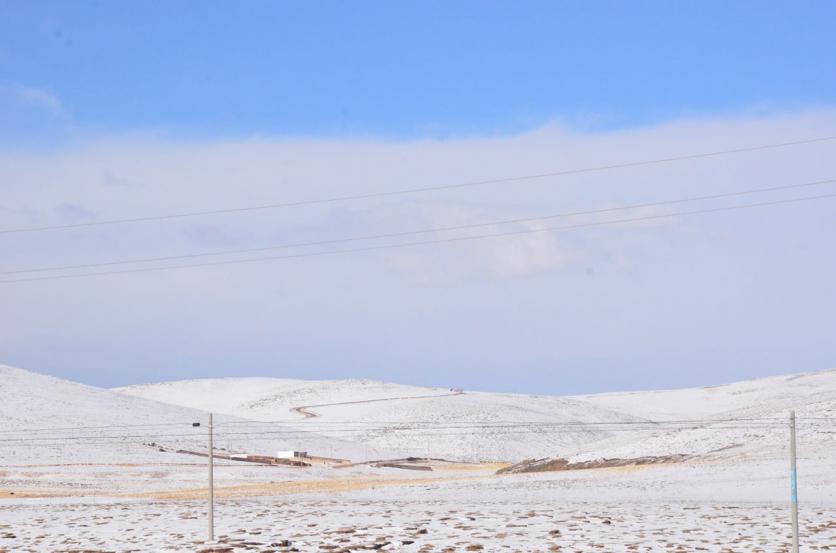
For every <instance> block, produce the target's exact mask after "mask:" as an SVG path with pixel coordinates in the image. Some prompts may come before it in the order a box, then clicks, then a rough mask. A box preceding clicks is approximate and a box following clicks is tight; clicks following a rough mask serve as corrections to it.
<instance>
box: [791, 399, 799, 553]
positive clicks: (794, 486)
mask: <svg viewBox="0 0 836 553" xmlns="http://www.w3.org/2000/svg"><path fill="white" fill-rule="evenodd" d="M790 501H791V503H792V505H791V509H792V553H798V473H797V471H796V467H795V411H790Z"/></svg>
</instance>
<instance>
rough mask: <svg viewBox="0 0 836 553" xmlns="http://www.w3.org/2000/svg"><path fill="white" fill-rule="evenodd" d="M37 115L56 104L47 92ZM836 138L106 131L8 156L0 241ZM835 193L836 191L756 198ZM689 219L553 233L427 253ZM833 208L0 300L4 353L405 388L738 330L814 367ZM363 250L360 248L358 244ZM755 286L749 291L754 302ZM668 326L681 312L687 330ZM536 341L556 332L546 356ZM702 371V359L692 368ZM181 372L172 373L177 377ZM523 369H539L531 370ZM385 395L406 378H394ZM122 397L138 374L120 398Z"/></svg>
mask: <svg viewBox="0 0 836 553" xmlns="http://www.w3.org/2000/svg"><path fill="white" fill-rule="evenodd" d="M29 97H30V100H31V101H32V102H41V103H42V105H43V106H44V107H45V108H46V107H47V106H50V105H54V106H56V107H57V108H59V109H60V103H57V100H55V101H54V102H55V103H54V104H52V100H50V97H49V96H48V95H47V96H42V95H39V94H37V93H30V94H29ZM834 134H836V111H833V110H819V111H815V112H809V113H800V114H788V115H783V116H772V117H764V118H749V119H747V118H740V119H728V118H725V119H723V118H721V119H714V120H704V121H699V120H689V121H674V122H671V123H668V124H664V125H658V126H653V127H647V128H639V129H628V130H622V131H613V132H599V133H585V132H574V131H571V130H569V129H565V128H562V127H558V126H545V127H543V128H541V129H538V130H535V131H533V132H529V133H524V134H520V135H516V136H509V137H494V138H484V139H461V140H439V141H436V140H421V141H412V142H410V141H406V142H392V141H383V140H381V141H375V140H294V139H289V138H277V139H264V138H262V139H252V140H226V141H225V140H219V141H206V142H191V143H183V142H177V141H172V140H169V139H165V138H159V137H154V136H109V137H106V136H99V137H96V138H93V139H89V140H88V141H82V142H76V143H73V144H69V145H67V146H66V147H65V148H63V149H62V150H58V151H54V150H53V151H51V152H48V153H39V152H34V151H32V152H29V153H28V154H27V153H22V152H21V151H19V150H18V151H15V152H13V153H6V154H3V153H0V187H2V199H0V215H2V221H0V227H2V228H15V227H25V226H40V225H50V224H62V223H68V224H69V223H74V222H78V221H81V220H89V219H90V218H91V217H92V218H98V219H111V218H122V217H135V216H142V215H148V214H152V215H153V214H167V213H175V212H180V211H191V210H203V209H218V208H227V207H237V206H247V205H255V204H263V203H276V202H292V201H297V200H306V199H312V198H322V197H329V196H339V195H346V194H353V193H364V192H379V191H393V190H400V189H404V188H412V187H421V186H428V185H443V184H454V183H460V182H468V181H477V180H483V179H491V178H497V177H506V176H516V175H523V174H535V173H543V172H551V171H559V170H564V169H575V168H584V167H594V166H600V165H609V164H618V163H623V162H630V161H635V160H644V159H654V158H665V157H670V156H677V155H683V154H689V153H697V152H709V151H718V150H724V149H731V148H737V147H745V146H750V145H759V144H769V143H777V142H787V141H792V140H798V139H805V138H810V137H818V136H826V135H834ZM833 151H834V144H833V143H819V144H811V145H806V146H798V147H788V148H782V149H774V150H765V151H761V152H750V153H745V154H737V155H729V156H718V157H714V158H710V159H699V160H691V161H685V162H678V163H669V164H659V165H653V166H646V167H637V168H630V169H622V170H613V171H601V172H593V173H584V174H577V175H572V176H567V177H562V178H546V179H537V180H530V181H525V182H514V183H506V184H496V185H485V186H478V187H469V188H461V189H456V190H448V191H444V192H432V193H424V194H413V195H398V196H391V197H388V198H381V199H376V200H367V201H356V202H341V203H331V204H323V205H316V206H307V207H299V208H289V209H276V210H266V211H259V212H250V213H247V214H238V215H235V214H232V215H223V216H214V217H208V218H193V219H183V220H179V221H167V222H158V223H152V224H141V225H117V226H112V227H97V228H93V229H89V230H79V231H67V232H46V233H39V234H31V235H23V234H21V235H14V234H9V235H0V248H2V251H3V268H4V270H11V269H17V268H23V267H37V266H45V265H60V264H70V263H85V262H97V261H107V260H111V259H128V258H132V257H146V256H157V255H177V254H185V253H192V252H199V251H211V250H216V249H230V248H247V247H261V246H269V245H275V244H283V243H289V242H298V241H307V240H327V239H332V238H342V237H348V236H360V235H366V234H376V233H389V232H407V231H412V230H417V229H425V228H432V227H438V226H451V225H464V224H474V223H483V222H492V221H497V220H501V219H512V218H519V217H531V216H545V215H549V214H555V213H563V212H571V211H577V210H588V209H601V208H607V207H612V206H619V205H624V204H632V203H642V202H651V201H659V200H668V199H677V198H682V197H688V196H696V195H703V194H711V193H715V192H724V191H730V190H741V189H746V188H755V187H765V186H773V185H784V184H793V183H800V182H805V181H812V180H817V179H822V178H832V177H836V156H834V155H833ZM114 182H118V183H130V185H129V186H114V185H113V184H114ZM831 188H832V187H831ZM824 190H829V188H827V187H820V188H817V189H815V190H814V189H811V190H810V191H809V192H806V191H797V192H796V193H784V194H783V195H780V194H764V195H762V196H759V197H758V198H759V199H760V198H763V199H773V198H778V197H788V196H800V195H804V194H806V193H810V194H812V193H821V192H823V191H824ZM752 199H754V197H753V198H741V199H739V200H730V201H727V202H725V203H736V202H738V201H739V202H745V201H751V200H752ZM719 203H722V202H701V203H695V204H688V205H685V206H681V208H682V209H694V208H699V207H707V206H711V205H718V204H719ZM679 209H680V208H668V207H664V208H653V209H643V210H636V211H633V212H625V213H613V214H606V215H596V216H583V217H567V218H556V219H553V220H549V221H543V222H537V223H524V224H522V223H518V224H514V225H508V226H502V227H499V226H488V227H485V228H484V229H475V230H467V231H456V232H455V233H444V234H438V235H435V236H439V237H446V236H462V235H467V234H468V233H470V234H473V233H479V232H491V231H494V230H503V229H524V228H541V227H542V226H564V225H572V224H579V223H588V222H595V221H602V220H608V219H612V218H622V217H629V216H643V215H656V214H660V213H671V212H676V211H678V210H679ZM832 210H833V204H827V203H825V202H819V203H810V204H798V205H797V206H793V207H789V206H788V207H786V208H770V209H764V210H761V211H757V212H756V211H752V212H735V213H729V214H717V215H709V216H704V217H693V218H688V217H681V218H672V219H658V220H652V221H644V222H635V223H629V224H627V223H625V224H619V225H612V226H600V227H594V228H586V229H575V230H566V231H564V232H554V233H534V234H527V235H520V236H518V237H505V238H496V239H484V240H473V241H462V242H457V243H451V244H444V245H425V246H416V247H414V248H404V249H395V250H380V251H377V252H366V253H357V254H344V255H335V256H323V257H311V258H306V259H297V260H285V261H272V262H263V263H252V264H241V265H230V266H224V267H216V268H208V269H196V270H189V271H172V272H161V273H147V274H143V273H140V274H136V275H126V276H117V277H110V278H91V279H80V280H57V281H46V282H40V283H29V284H20V285H14V286H12V285H3V286H0V302H2V312H3V313H4V316H3V317H0V354H3V355H8V356H9V358H8V359H0V362H2V361H4V360H5V361H7V362H15V363H18V364H24V365H25V364H29V363H26V361H28V360H34V362H35V363H44V364H48V363H51V362H53V361H49V360H50V359H54V363H56V364H58V363H74V364H75V365H76V366H78V365H81V364H84V363H88V362H90V359H95V360H97V361H96V362H102V363H103V362H105V361H102V360H105V359H113V360H117V359H126V361H125V367H126V368H125V371H128V372H130V371H134V370H137V367H139V366H143V364H144V366H147V365H153V366H155V367H163V366H166V363H167V362H171V363H173V361H171V360H172V359H187V360H188V362H189V363H192V364H194V365H195V366H200V367H201V368H202V369H205V370H204V371H203V372H207V371H208V372H211V371H213V370H216V369H217V370H216V372H223V371H222V370H221V367H222V366H229V364H243V365H245V366H249V367H262V366H269V365H270V363H278V364H280V365H281V366H282V367H284V368H286V369H287V370H291V369H289V368H287V367H289V366H290V365H293V367H296V369H298V371H304V370H305V368H306V367H307V368H313V367H322V368H323V371H325V372H317V373H315V374H309V375H308V376H381V375H382V374H383V372H382V371H383V370H384V368H385V367H391V366H393V365H394V366H398V367H402V370H403V371H409V370H410V368H411V369H414V368H415V366H416V364H417V365H420V366H426V367H436V368H438V370H441V366H442V365H443V364H444V363H447V362H451V361H450V360H451V359H458V360H460V361H461V360H468V362H472V363H473V364H474V366H475V365H480V364H481V365H483V366H485V367H495V366H497V364H498V363H501V362H502V360H503V359H507V356H508V355H510V353H509V352H511V351H513V350H515V349H516V350H524V351H526V353H527V356H528V357H527V358H531V359H543V360H545V361H544V362H549V363H556V364H563V365H566V364H571V363H575V362H580V361H578V360H579V359H583V358H584V357H583V356H584V355H587V356H589V355H590V352H594V353H595V355H604V354H603V353H601V351H602V350H599V349H597V348H598V345H599V344H600V343H605V344H606V348H604V349H605V350H606V352H612V355H614V356H615V355H620V356H622V357H621V358H623V356H625V355H626V356H630V355H634V356H636V358H639V359H645V358H644V357H642V355H645V354H646V355H651V354H652V353H653V352H658V351H661V350H664V349H665V348H670V347H671V344H672V343H674V344H677V345H678V346H679V348H680V351H690V350H689V348H691V349H699V348H703V347H707V346H706V345H707V344H714V343H722V341H723V340H724V339H726V338H728V332H729V330H728V329H729V328H732V329H734V332H737V333H738V335H737V336H734V343H735V344H743V345H742V346H741V347H744V348H745V347H752V348H755V347H756V346H757V345H758V344H763V343H775V342H776V340H780V339H786V340H788V341H789V342H791V343H792V344H794V345H796V346H797V347H798V348H804V347H808V348H809V350H810V351H815V344H814V343H812V342H810V340H813V341H815V340H818V339H819V338H818V337H819V334H821V336H825V335H826V334H828V328H829V330H830V331H832V330H836V329H834V328H833V325H832V321H829V322H828V320H825V319H822V318H821V316H819V317H820V318H819V319H818V326H817V327H815V328H813V327H812V326H811V329H810V331H809V332H808V333H807V335H806V336H802V335H801V334H800V333H795V334H794V333H793V331H792V329H793V328H797V325H799V324H809V323H807V322H805V321H810V320H814V319H815V316H814V315H811V313H814V312H818V311H820V310H821V309H823V308H824V307H825V306H827V305H831V304H835V305H836V299H834V298H833V297H832V296H833V294H832V292H828V290H829V289H830V287H829V285H828V286H825V285H824V284H823V283H824V282H830V281H831V280H832V278H829V277H836V268H834V266H833V265H834V261H833V260H834V259H836V252H833V251H832V249H833V240H832V239H831V237H832V236H834V235H836V226H834V225H836V220H834V219H836V218H833V217H832V213H833V211H832ZM420 238H421V236H416V237H414V238H412V237H407V238H406V241H410V240H413V239H420ZM393 242H397V240H389V241H388V242H387V241H385V240H379V241H376V242H374V243H376V244H378V243H380V244H382V243H393ZM352 245H362V244H359V243H358V244H346V247H351V246H352ZM327 249H331V247H328V248H327ZM295 251H297V250H278V251H276V252H275V254H276V255H281V254H283V253H292V252H295ZM305 251H317V250H316V249H315V248H312V249H310V250H305ZM830 254H832V255H830ZM244 257H252V255H249V256H244ZM788 267H790V268H795V269H796V270H790V269H788ZM744 288H745V289H746V290H747V294H741V293H740V290H741V289H744ZM775 289H781V290H796V291H797V297H795V298H793V302H792V303H793V310H794V311H792V312H791V313H788V314H783V315H782V313H781V309H783V305H784V304H781V306H778V307H776V308H775V309H769V305H768V302H764V301H761V300H758V298H759V297H768V298H774V297H775V292H774V290H775ZM828 294H829V295H828ZM718 310H728V313H733V319H732V320H728V321H725V322H724V327H723V328H724V329H725V330H724V331H723V332H725V333H726V334H725V335H723V334H719V330H716V325H715V322H716V319H717V317H723V315H722V314H719V315H718V313H717V312H718ZM677 312H678V313H688V316H687V317H684V318H678V319H674V318H673V315H672V314H673V313H677ZM730 316H731V315H730ZM811 317H812V318H811ZM794 325H795V326H794ZM532 329H534V330H532ZM537 329H548V336H549V337H550V338H548V339H546V338H544V337H543V336H542V335H540V334H538V330H537ZM816 329H820V330H821V332H819V331H818V330H816ZM830 334H832V332H830ZM788 336H789V337H788ZM406 337H409V339H407V338H406ZM45 344H47V345H48V346H49V347H46V348H45V347H44V345H45ZM381 344H384V345H381ZM103 351H109V352H112V355H111V356H110V357H108V356H107V355H105V354H103V353H102V352H103ZM59 357H60V359H59ZM621 358H619V359H621ZM700 359H707V358H705V357H703V358H700V357H699V356H695V357H694V358H693V359H689V360H687V362H691V363H696V362H698V361H699V360H700ZM776 359H777V358H776ZM167 360H168V361H167ZM279 360H281V361H279ZM21 361H23V362H21ZM108 362H109V361H108ZM461 362H464V361H461ZM612 362H613V363H615V361H612ZM683 362H685V361H683ZM563 365H561V366H563ZM326 366H327V367H328V369H327V370H325V368H324V367H326ZM207 367H209V368H208V369H207ZM212 367H214V368H212ZM364 367H365V368H364ZM717 367H718V368H717V369H716V370H720V368H722V367H725V368H728V366H727V365H722V364H720V365H717ZM36 368H37V367H36ZM798 368H799V369H800V368H814V367H809V366H804V367H798ZM296 369H294V370H296ZM160 370H162V369H160ZM183 370H185V369H183V368H182V367H181V368H180V372H178V373H177V374H175V375H172V376H184V375H185V373H183V372H182V371H183ZM532 370H533V369H532ZM660 370H661V369H660ZM341 371H342V372H341ZM358 371H359V372H358ZM363 371H365V372H363ZM375 371H379V372H375ZM520 371H521V373H520V375H521V376H522V375H524V373H525V367H523V368H520ZM227 372H228V371H227ZM250 372H252V371H250ZM114 374H119V371H116V372H115V373H114ZM193 374H197V373H193ZM283 374H290V373H283ZM294 374H296V375H297V376H305V374H303V373H302V372H296V373H294ZM164 376H165V375H158V376H157V377H164ZM388 377H389V378H393V379H396V380H398V379H400V380H405V378H401V375H400V374H399V373H398V372H397V371H395V372H393V373H391V374H390V375H389V376H388ZM428 378H429V377H428ZM131 379H133V380H141V379H142V378H141V377H136V378H133V377H125V378H124V379H123V380H131ZM411 380H413V381H414V380H415V379H414V378H412V379H411ZM430 381H431V379H430V380H425V381H424V382H430Z"/></svg>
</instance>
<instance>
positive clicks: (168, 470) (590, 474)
mask: <svg viewBox="0 0 836 553" xmlns="http://www.w3.org/2000/svg"><path fill="white" fill-rule="evenodd" d="M0 393H2V398H3V401H2V402H0V440H1V441H0V444H2V445H0V552H11V551H14V552H18V551H34V552H41V551H44V552H46V551H49V552H52V551H92V552H101V551H163V550H169V551H201V550H211V548H210V546H209V545H207V544H204V543H202V541H201V540H203V538H204V534H205V519H204V517H205V502H204V500H203V498H204V497H205V495H206V488H205V482H206V474H207V473H206V459H205V458H201V457H197V456H194V455H187V454H182V453H176V452H175V451H176V450H177V449H188V450H194V451H202V450H205V447H206V443H205V441H206V429H205V426H201V427H192V426H191V422H193V421H201V422H204V423H205V420H206V417H207V411H212V412H214V413H216V423H217V426H216V442H215V445H216V447H217V448H222V450H230V451H246V452H250V453H268V454H269V453H272V452H275V451H276V450H277V449H303V450H308V451H310V452H311V453H313V454H319V455H325V456H338V457H343V458H347V459H350V460H352V461H364V460H368V459H380V458H386V457H392V456H402V455H406V454H414V455H419V456H429V457H439V458H449V459H453V460H468V461H470V463H467V464H459V463H454V462H436V463H435V464H434V465H433V470H432V471H409V470H399V469H396V468H377V467H372V466H368V465H362V464H361V465H356V466H351V467H347V468H335V467H333V466H327V465H316V466H312V467H308V468H293V467H282V466H262V465H253V464H249V463H240V462H234V461H222V460H218V461H217V467H216V469H215V483H216V497H217V498H218V507H217V527H218V532H217V534H218V535H219V536H220V541H221V542H222V544H221V545H220V546H212V547H215V550H218V549H217V547H221V549H220V550H221V551H243V550H251V551H285V550H293V549H292V548H294V547H295V548H296V550H298V551H323V550H332V551H351V550H356V549H358V548H369V549H382V550H393V551H420V552H429V551H438V552H440V551H506V550H508V551H580V552H584V553H585V552H587V551H648V552H650V551H675V552H690V551H717V552H726V551H731V552H747V553H748V552H754V551H764V552H771V551H775V552H779V551H787V550H788V549H787V544H788V532H789V526H788V516H789V511H788V509H787V505H786V503H787V498H788V495H789V482H788V466H787V442H788V427H787V416H788V412H789V411H790V410H791V409H794V410H795V411H796V412H797V414H798V439H799V446H798V452H799V461H798V464H799V479H800V482H799V487H800V497H801V502H802V510H801V520H802V536H803V540H802V543H803V544H804V546H805V550H811V551H812V550H818V551H828V550H836V549H834V548H836V514H834V513H836V371H824V372H819V373H810V374H799V375H792V376H786V377H778V378H768V379H762V380H755V381H750V382H742V383H737V384H730V385H726V386H717V387H712V388H701V389H688V390H670V391H650V392H630V393H616V394H600V395H590V396H575V397H549V396H529V395H515V394H501V393H485V392H471V391H464V392H463V393H460V392H459V391H455V390H448V389H438V388H420V387H415V386H401V385H398V384H391V383H382V382H373V381H363V380H344V381H299V380H287V379H266V378H259V379H249V378H245V379H238V378H233V379H208V380H196V381H186V382H169V383H162V384H149V385H144V386H134V387H129V388H124V389H120V390H103V389H98V388H93V387H89V386H84V385H81V384H76V383H72V382H68V381H65V380H61V379H56V378H51V377H47V376H44V375H39V374H36V373H32V372H28V371H24V370H21V369H14V368H11V367H3V366H0ZM151 442H153V443H154V444H155V445H154V446H151V445H149V443H151ZM651 456H656V457H659V458H660V459H657V460H660V461H664V460H665V458H666V457H668V456H680V457H679V458H678V459H679V460H678V461H677V462H670V461H668V462H659V463H654V464H647V465H638V466H618V467H610V468H597V469H592V470H570V471H561V472H548V473H533V474H496V469H497V468H498V467H499V466H502V465H499V464H496V463H493V464H492V463H489V461H491V462H495V461H509V462H516V461H519V460H522V459H525V458H532V457H552V458H554V457H562V458H566V459H569V460H570V461H584V460H597V459H602V458H620V459H637V458H647V457H651ZM284 540H289V541H290V543H291V546H290V547H284V546H283V545H282V544H283V543H285V542H284ZM274 544H275V545H274ZM223 547H226V548H231V549H226V550H224V549H223ZM828 548H830V549H828Z"/></svg>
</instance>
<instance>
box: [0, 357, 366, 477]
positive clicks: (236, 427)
mask: <svg viewBox="0 0 836 553" xmlns="http://www.w3.org/2000/svg"><path fill="white" fill-rule="evenodd" d="M0 394H2V398H3V400H2V401H0V440H2V443H3V444H4V446H3V447H0V464H3V465H19V464H44V463H54V462H59V461H60V462H61V463H91V462H96V463H119V462H128V461H130V462H139V461H142V462H170V461H172V460H173V459H172V455H175V454H173V453H170V452H169V453H165V452H161V451H159V448H155V447H152V446H150V445H147V444H149V443H154V444H159V445H161V446H164V447H165V448H167V449H169V450H176V449H187V450H197V451H203V450H205V447H206V443H205V440H206V438H205V436H206V429H205V423H206V419H207V414H206V413H205V412H202V411H199V410H197V409H193V408H190V407H188V406H179V405H174V404H171V403H163V402H158V401H154V400H152V399H145V398H140V397H132V396H130V395H126V394H120V393H117V392H113V391H110V390H104V389H100V388H95V387H92V386H85V385H83V384H78V383H75V382H71V381H68V380H62V379H59V378H53V377H51V376H46V375H42V374H38V373H34V372H31V371H25V370H22V369H17V368H13V367H9V366H5V365H0ZM192 422H201V423H202V425H203V426H201V427H197V428H196V427H193V426H192ZM215 422H216V425H217V429H218V430H217V434H218V435H219V437H222V438H219V441H218V446H219V447H228V448H230V449H234V450H240V451H245V452H250V453H262V452H267V453H269V454H272V453H273V452H275V451H276V450H277V449H291V448H293V447H295V446H296V444H297V442H298V441H299V435H298V433H297V431H296V430H295V429H293V428H290V427H284V426H271V427H270V428H269V429H265V430H267V431H268V432H267V434H266V435H262V436H253V435H252V433H251V432H249V431H247V430H246V429H247V425H246V422H247V421H244V420H241V419H239V418H236V417H229V416H223V415H222V416H219V417H216V421H215ZM226 429H229V431H228V432H225V430H226ZM224 436H225V437H224ZM303 436H304V440H302V441H304V443H306V444H310V445H311V446H312V447H315V448H317V449H318V450H320V451H326V452H329V453H333V454H335V455H341V456H358V455H361V454H362V453H363V451H362V450H361V448H359V447H357V446H356V445H355V444H353V443H350V442H345V441H343V440H338V439H332V438H323V437H320V436H316V435H314V434H312V433H305V434H303ZM256 438H257V439H256ZM177 460H179V457H178V458H177Z"/></svg>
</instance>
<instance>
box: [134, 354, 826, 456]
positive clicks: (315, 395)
mask: <svg viewBox="0 0 836 553" xmlns="http://www.w3.org/2000/svg"><path fill="white" fill-rule="evenodd" d="M119 391H120V392H122V393H124V394H128V395H131V396H136V397H142V398H147V399H154V400H158V401H167V402H171V403H175V404H177V405H181V406H187V407H195V408H201V409H211V410H213V411H215V412H219V413H225V414H227V415H232V416H238V417H242V418H248V419H253V420H262V421H270V420H280V421H295V422H294V423H293V424H294V425H295V426H297V427H299V428H304V429H308V430H312V431H316V432H318V433H322V434H326V435H330V436H333V437H339V438H342V439H346V440H352V441H355V442H357V443H358V444H364V445H365V446H374V447H378V448H389V449H392V450H402V451H406V452H408V453H410V454H413V455H421V456H423V455H430V456H442V457H450V458H460V459H483V460H487V459H492V460H512V461H513V460H519V459H522V458H530V457H566V458H572V459H575V460H587V459H596V458H602V457H629V458H633V457H643V456H649V455H655V456H667V455H704V454H709V453H711V454H721V453H720V452H725V453H722V454H723V455H740V454H741V452H748V454H750V455H752V454H754V453H753V451H755V450H758V451H760V452H761V453H760V454H765V455H771V456H773V455H778V454H779V453H780V448H782V447H783V446H784V443H785V440H784V434H785V429H786V423H785V421H786V415H787V412H788V410H790V409H796V410H798V411H799V421H800V422H799V432H800V435H801V436H802V437H806V438H807V439H808V443H811V444H818V443H819V442H823V441H826V440H827V438H829V437H831V435H830V434H827V432H828V429H829V426H827V425H826V424H825V425H822V424H816V421H817V419H818V418H820V417H826V416H833V405H834V402H836V371H833V370H830V371H823V372H819V373H810V374H799V375H792V376H784V377H774V378H766V379H760V380H753V381H747V382H740V383H735V384H728V385H724V386H716V387H710V388H693V389H682V390H665V391H647V392H629V393H614V394H597V395H587V396H574V397H552V396H529V395H519V394H500V393H485V392H464V393H458V392H457V391H451V390H447V389H438V388H420V387H415V386H403V385H398V384H389V383H383V382H374V381H368V380H342V381H300V380H285V379H272V378H227V379H207V380H191V381H182V382H165V383H160V384H148V385H140V386H131V387H127V388H122V389H119ZM729 419H730V420H729ZM737 419H745V420H742V421H737ZM695 420H697V421H700V422H699V423H698V424H694V423H693V422H688V423H687V424H686V423H685V422H679V421H695Z"/></svg>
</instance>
